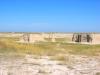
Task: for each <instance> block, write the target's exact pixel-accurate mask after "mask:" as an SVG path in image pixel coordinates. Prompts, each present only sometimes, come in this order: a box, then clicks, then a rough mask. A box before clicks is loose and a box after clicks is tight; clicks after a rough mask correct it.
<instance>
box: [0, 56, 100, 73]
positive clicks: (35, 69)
mask: <svg viewBox="0 0 100 75" xmlns="http://www.w3.org/2000/svg"><path fill="white" fill-rule="evenodd" d="M68 57H69V59H70V62H69V61H68V60H64V62H65V63H61V60H56V59H55V60H52V59H50V56H35V55H26V56H25V57H20V56H17V57H13V56H11V57H9V56H0V75H100V59H99V58H96V57H86V56H78V55H69V56H65V58H68ZM68 63H69V64H68Z"/></svg>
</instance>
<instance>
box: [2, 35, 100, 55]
mask: <svg viewBox="0 0 100 75" xmlns="http://www.w3.org/2000/svg"><path fill="white" fill-rule="evenodd" d="M16 41H18V38H3V37H2V38H0V53H16V54H21V53H23V54H37V55H56V54H67V53H68V54H78V55H90V56H95V55H100V45H84V44H72V43H63V42H38V43H34V44H30V43H19V42H16Z"/></svg>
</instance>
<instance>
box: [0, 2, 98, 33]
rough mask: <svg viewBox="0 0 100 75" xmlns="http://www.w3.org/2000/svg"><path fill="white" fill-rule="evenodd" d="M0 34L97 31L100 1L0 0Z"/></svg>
mask: <svg viewBox="0 0 100 75" xmlns="http://www.w3.org/2000/svg"><path fill="white" fill-rule="evenodd" d="M0 32H100V0H0Z"/></svg>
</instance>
